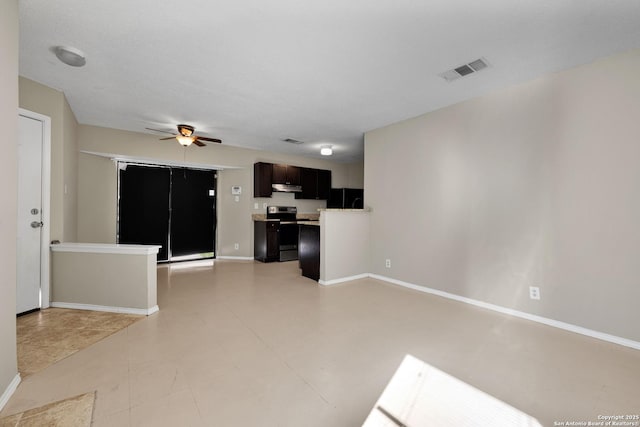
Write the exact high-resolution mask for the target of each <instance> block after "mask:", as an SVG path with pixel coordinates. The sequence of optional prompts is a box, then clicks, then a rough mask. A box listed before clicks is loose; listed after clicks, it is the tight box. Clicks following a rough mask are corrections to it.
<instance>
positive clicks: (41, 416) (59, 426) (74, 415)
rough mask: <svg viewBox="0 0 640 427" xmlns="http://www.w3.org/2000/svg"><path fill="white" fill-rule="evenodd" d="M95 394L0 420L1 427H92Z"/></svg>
mask: <svg viewBox="0 0 640 427" xmlns="http://www.w3.org/2000/svg"><path fill="white" fill-rule="evenodd" d="M94 401H95V393H85V394H82V395H79V396H74V397H70V398H68V399H64V400H61V401H59V402H54V403H50V404H48V405H44V406H41V407H38V408H34V409H30V410H28V411H25V412H20V413H17V414H14V415H11V416H9V417H5V418H0V427H44V426H55V427H90V426H91V415H92V413H93V403H94Z"/></svg>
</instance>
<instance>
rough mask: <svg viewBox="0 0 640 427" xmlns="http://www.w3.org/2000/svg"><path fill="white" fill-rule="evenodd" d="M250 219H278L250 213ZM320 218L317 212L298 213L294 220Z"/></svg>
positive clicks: (314, 219)
mask: <svg viewBox="0 0 640 427" xmlns="http://www.w3.org/2000/svg"><path fill="white" fill-rule="evenodd" d="M251 219H252V220H254V221H278V220H277V219H267V214H251ZM319 219H320V214H317V213H299V214H298V215H296V221H317V220H319Z"/></svg>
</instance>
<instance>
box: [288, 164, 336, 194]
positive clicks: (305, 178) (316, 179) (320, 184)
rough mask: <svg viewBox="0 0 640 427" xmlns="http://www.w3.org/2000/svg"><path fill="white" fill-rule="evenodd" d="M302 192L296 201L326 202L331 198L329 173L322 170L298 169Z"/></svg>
mask: <svg viewBox="0 0 640 427" xmlns="http://www.w3.org/2000/svg"><path fill="white" fill-rule="evenodd" d="M300 183H301V185H302V192H300V193H296V199H314V200H328V199H329V197H330V196H331V171H330V170H324V169H311V168H300Z"/></svg>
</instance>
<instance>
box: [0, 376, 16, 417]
mask: <svg viewBox="0 0 640 427" xmlns="http://www.w3.org/2000/svg"><path fill="white" fill-rule="evenodd" d="M20 381H21V379H20V373H17V374H16V376H15V377H13V380H11V382H10V383H9V385H8V386H7V388H6V389H5V390H4V393H2V396H0V411H2V409H4V405H6V404H7V402H8V401H9V399H11V396H13V393H15V392H16V389H17V388H18V384H20Z"/></svg>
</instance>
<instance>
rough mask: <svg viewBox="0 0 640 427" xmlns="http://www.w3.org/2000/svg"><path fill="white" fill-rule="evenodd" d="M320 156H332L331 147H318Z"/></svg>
mask: <svg viewBox="0 0 640 427" xmlns="http://www.w3.org/2000/svg"><path fill="white" fill-rule="evenodd" d="M320 154H322V155H323V156H330V155H332V154H333V146H332V145H323V146H322V147H320Z"/></svg>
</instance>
